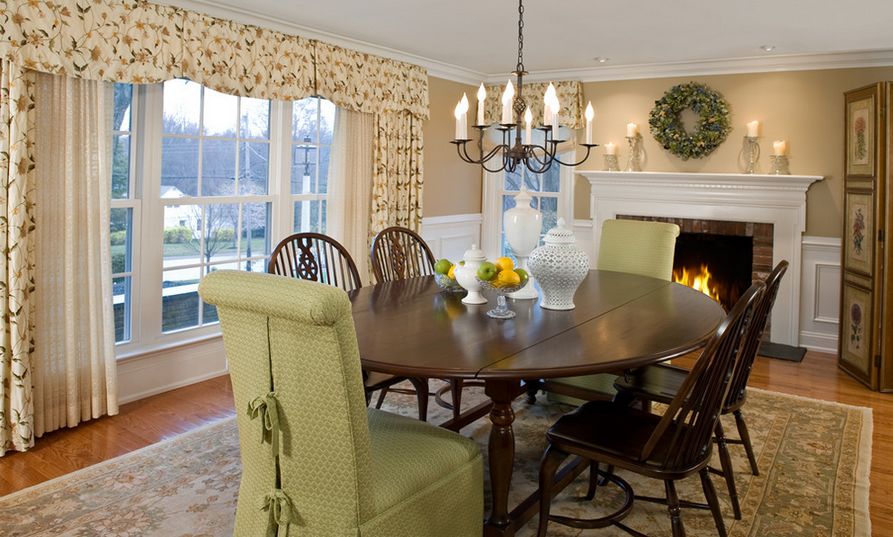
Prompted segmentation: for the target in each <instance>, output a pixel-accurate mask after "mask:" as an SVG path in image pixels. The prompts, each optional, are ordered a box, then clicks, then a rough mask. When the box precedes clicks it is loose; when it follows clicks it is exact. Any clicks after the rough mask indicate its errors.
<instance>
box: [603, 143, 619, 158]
mask: <svg viewBox="0 0 893 537" xmlns="http://www.w3.org/2000/svg"><path fill="white" fill-rule="evenodd" d="M605 154H606V155H616V154H617V146H615V145H614V142H608V143H606V144H605Z"/></svg>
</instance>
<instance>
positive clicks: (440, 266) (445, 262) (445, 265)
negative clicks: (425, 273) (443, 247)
mask: <svg viewBox="0 0 893 537" xmlns="http://www.w3.org/2000/svg"><path fill="white" fill-rule="evenodd" d="M452 266H453V264H452V263H450V260H449V259H441V260H440V261H438V262H437V263H434V272H436V273H437V274H446V273H447V272H449V271H450V267H452Z"/></svg>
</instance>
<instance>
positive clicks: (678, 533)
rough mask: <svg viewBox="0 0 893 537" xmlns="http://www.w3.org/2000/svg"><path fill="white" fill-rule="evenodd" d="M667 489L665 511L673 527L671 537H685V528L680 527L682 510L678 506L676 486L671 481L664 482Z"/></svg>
mask: <svg viewBox="0 0 893 537" xmlns="http://www.w3.org/2000/svg"><path fill="white" fill-rule="evenodd" d="M664 487H665V488H666V489H667V511H669V512H670V524H671V525H672V527H673V537H685V526H683V525H682V509H681V508H680V506H679V495H678V494H676V484H675V483H674V482H673V481H670V480H668V481H664Z"/></svg>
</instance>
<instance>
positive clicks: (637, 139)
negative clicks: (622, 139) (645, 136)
mask: <svg viewBox="0 0 893 537" xmlns="http://www.w3.org/2000/svg"><path fill="white" fill-rule="evenodd" d="M641 140H642V136H641V135H639V134H637V135H636V136H627V137H626V141H627V143H628V144H629V158H628V159H627V161H626V170H624V171H627V172H640V171H642V165H641V158H642V155H641V151H642V144H641Z"/></svg>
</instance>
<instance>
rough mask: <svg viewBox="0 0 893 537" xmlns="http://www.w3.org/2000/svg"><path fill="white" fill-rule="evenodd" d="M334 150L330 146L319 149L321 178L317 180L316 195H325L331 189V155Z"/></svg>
mask: <svg viewBox="0 0 893 537" xmlns="http://www.w3.org/2000/svg"><path fill="white" fill-rule="evenodd" d="M331 151H332V149H331V147H330V146H327V145H326V146H321V147H320V148H319V176H318V177H317V178H316V181H317V184H316V193H317V194H325V193H326V192H328V188H329V154H330V153H331Z"/></svg>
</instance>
